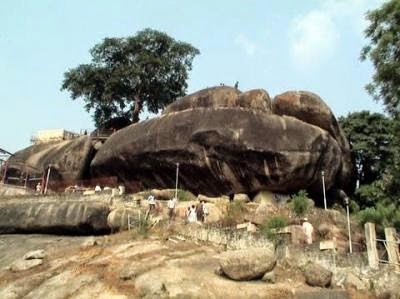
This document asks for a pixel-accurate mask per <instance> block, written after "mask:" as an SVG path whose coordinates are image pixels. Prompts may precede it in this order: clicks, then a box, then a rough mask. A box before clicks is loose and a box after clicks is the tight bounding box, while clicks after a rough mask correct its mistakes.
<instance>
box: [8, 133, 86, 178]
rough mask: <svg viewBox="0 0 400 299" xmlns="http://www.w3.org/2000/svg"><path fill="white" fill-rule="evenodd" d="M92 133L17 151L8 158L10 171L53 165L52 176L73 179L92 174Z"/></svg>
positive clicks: (34, 170) (31, 170)
mask: <svg viewBox="0 0 400 299" xmlns="http://www.w3.org/2000/svg"><path fill="white" fill-rule="evenodd" d="M92 143H93V141H92V140H91V137H90V136H81V137H78V138H76V139H72V140H64V141H57V142H49V143H39V144H34V145H32V146H30V147H27V148H25V149H23V150H21V151H19V152H16V153H15V154H14V155H13V156H12V157H10V159H9V160H8V171H7V172H8V174H9V175H10V176H14V177H15V176H19V175H20V174H21V173H29V174H37V175H40V174H43V173H44V172H45V171H46V169H47V168H48V166H49V165H51V166H52V171H51V175H52V179H56V180H64V181H69V180H71V181H73V180H78V179H82V178H83V177H84V176H85V175H88V174H89V165H90V162H91V160H92V158H93V156H94V149H93V145H92Z"/></svg>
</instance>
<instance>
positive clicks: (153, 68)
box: [61, 29, 200, 128]
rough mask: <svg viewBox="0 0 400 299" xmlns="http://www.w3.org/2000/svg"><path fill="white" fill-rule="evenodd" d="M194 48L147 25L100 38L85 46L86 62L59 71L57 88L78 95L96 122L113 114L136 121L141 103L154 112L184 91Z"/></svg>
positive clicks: (106, 120) (115, 117)
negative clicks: (120, 35)
mask: <svg viewBox="0 0 400 299" xmlns="http://www.w3.org/2000/svg"><path fill="white" fill-rule="evenodd" d="M199 53H200V52H199V50H197V49H196V48H195V47H193V46H192V45H190V44H188V43H185V42H180V41H176V40H175V39H173V38H172V37H170V36H169V35H167V34H166V33H163V32H160V31H156V30H152V29H145V30H143V31H139V32H138V33H137V34H136V35H134V36H130V37H127V38H105V39H104V40H103V41H102V42H101V43H99V44H97V45H95V46H94V47H93V48H92V49H91V50H90V54H91V56H92V61H91V63H89V64H81V65H79V66H77V67H76V68H73V69H70V70H68V71H67V72H66V73H65V74H64V80H63V83H62V87H61V89H62V90H67V91H69V92H70V94H71V97H72V99H73V100H75V99H77V98H82V99H83V100H84V102H85V108H86V110H87V111H88V112H89V111H92V110H94V114H93V118H94V121H95V123H96V126H97V127H98V128H99V127H103V126H104V125H105V124H107V123H110V122H111V121H112V120H113V119H121V122H124V123H125V122H126V121H128V123H129V122H132V123H136V122H138V121H139V114H140V112H141V111H142V110H143V109H145V108H146V109H147V111H149V112H152V113H157V112H158V111H159V110H160V109H163V108H164V107H165V106H166V105H168V104H170V103H171V102H173V101H174V100H176V99H177V98H178V97H180V96H183V95H184V94H185V92H186V88H187V82H186V81H187V79H188V76H189V71H190V70H191V69H192V61H193V59H194V57H195V56H196V55H198V54H199ZM122 120H124V121H122Z"/></svg>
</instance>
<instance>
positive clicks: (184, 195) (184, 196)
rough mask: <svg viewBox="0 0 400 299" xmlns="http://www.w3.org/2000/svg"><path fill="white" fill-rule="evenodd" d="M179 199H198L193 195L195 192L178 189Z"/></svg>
mask: <svg viewBox="0 0 400 299" xmlns="http://www.w3.org/2000/svg"><path fill="white" fill-rule="evenodd" d="M178 200H179V201H194V200H196V196H194V195H193V193H191V192H189V191H186V190H182V189H178Z"/></svg>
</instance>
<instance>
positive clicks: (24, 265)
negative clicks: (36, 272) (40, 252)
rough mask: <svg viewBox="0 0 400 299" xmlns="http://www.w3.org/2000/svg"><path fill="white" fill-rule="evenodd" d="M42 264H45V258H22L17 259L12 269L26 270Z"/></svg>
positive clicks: (15, 270) (13, 270) (17, 270)
mask: <svg viewBox="0 0 400 299" xmlns="http://www.w3.org/2000/svg"><path fill="white" fill-rule="evenodd" d="M41 264H43V259H28V260H25V259H20V260H17V261H15V262H14V263H13V264H12V265H11V266H10V270H11V271H12V272H19V271H25V270H29V269H31V268H34V267H36V266H39V265H41Z"/></svg>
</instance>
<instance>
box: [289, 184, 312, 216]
mask: <svg viewBox="0 0 400 299" xmlns="http://www.w3.org/2000/svg"><path fill="white" fill-rule="evenodd" d="M290 207H291V208H292V211H293V212H294V213H295V214H296V215H297V216H298V217H303V216H304V215H306V214H307V213H308V211H309V210H310V199H309V198H308V194H307V191H305V190H300V191H299V192H298V193H297V194H295V195H294V196H293V198H292V201H291V203H290Z"/></svg>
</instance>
